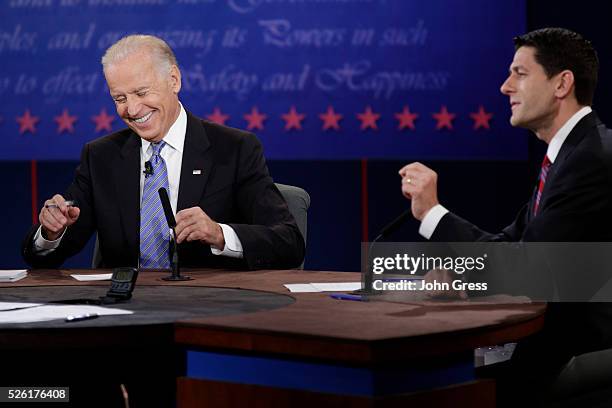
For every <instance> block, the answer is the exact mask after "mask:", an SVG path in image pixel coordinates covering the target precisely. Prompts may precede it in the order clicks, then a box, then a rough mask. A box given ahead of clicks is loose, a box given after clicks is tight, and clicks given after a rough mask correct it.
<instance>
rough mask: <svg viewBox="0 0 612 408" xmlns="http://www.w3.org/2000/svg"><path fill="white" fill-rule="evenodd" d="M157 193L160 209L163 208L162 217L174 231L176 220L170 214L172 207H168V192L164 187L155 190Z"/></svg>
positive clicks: (172, 214) (171, 213)
mask: <svg viewBox="0 0 612 408" xmlns="http://www.w3.org/2000/svg"><path fill="white" fill-rule="evenodd" d="M151 174H152V173H151ZM157 192H158V193H159V199H160V200H161V203H162V207H164V215H165V216H166V221H167V222H168V226H169V227H170V228H172V230H174V227H176V220H175V219H174V213H173V212H172V206H171V205H170V198H169V197H168V191H166V188H165V187H162V188H160V189H159V190H157Z"/></svg>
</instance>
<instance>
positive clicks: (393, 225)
mask: <svg viewBox="0 0 612 408" xmlns="http://www.w3.org/2000/svg"><path fill="white" fill-rule="evenodd" d="M411 215H412V210H411V209H407V210H406V211H404V212H403V213H401V214H400V215H398V216H397V218H396V219H394V220H393V221H391V222H390V223H388V224H387V225H385V226H384V227H383V229H381V230H380V233H379V234H378V236H377V237H376V238H374V240H373V241H372V243H374V242H376V241H378V240H379V239H382V238H385V237H387V236H388V235H389V234H391V233H392V232H394V231H395V230H397V228H398V227H399V226H400V225H402V223H403V222H404V220H405V219H406V218H408V217H410V216H411Z"/></svg>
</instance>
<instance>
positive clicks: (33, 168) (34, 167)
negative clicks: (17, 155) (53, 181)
mask: <svg viewBox="0 0 612 408" xmlns="http://www.w3.org/2000/svg"><path fill="white" fill-rule="evenodd" d="M30 184H31V188H32V224H37V223H38V162H37V161H36V160H32V161H30Z"/></svg>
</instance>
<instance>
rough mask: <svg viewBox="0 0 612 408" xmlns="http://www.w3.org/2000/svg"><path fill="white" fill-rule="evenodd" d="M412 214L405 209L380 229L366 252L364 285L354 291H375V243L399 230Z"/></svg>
mask: <svg viewBox="0 0 612 408" xmlns="http://www.w3.org/2000/svg"><path fill="white" fill-rule="evenodd" d="M411 215H412V210H411V209H408V210H406V211H404V212H403V213H401V214H400V215H398V216H397V218H395V219H394V220H393V221H391V222H390V223H389V224H387V225H385V226H384V227H383V229H381V230H380V233H379V234H378V235H377V236H376V238H374V239H373V240H372V242H370V247H369V248H368V252H367V254H365V255H366V256H365V258H366V265H365V273H364V276H363V287H362V288H361V289H358V290H356V291H354V292H353V293H355V294H360V295H368V294H371V293H372V292H373V291H372V282H373V281H374V279H373V278H374V277H373V273H374V272H372V271H371V270H370V263H371V262H370V254H371V253H372V248H374V244H375V243H377V242H378V241H379V240H381V239H383V238H386V237H387V236H388V235H389V234H391V233H392V232H394V231H395V230H397V229H398V227H399V226H400V225H402V224H403V223H404V221H405V220H406V218H409V217H410V216H411Z"/></svg>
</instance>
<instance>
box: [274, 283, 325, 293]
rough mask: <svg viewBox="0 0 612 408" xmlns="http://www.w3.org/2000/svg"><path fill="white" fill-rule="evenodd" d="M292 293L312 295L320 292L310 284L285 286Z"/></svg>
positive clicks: (287, 284)
mask: <svg viewBox="0 0 612 408" xmlns="http://www.w3.org/2000/svg"><path fill="white" fill-rule="evenodd" d="M283 286H284V287H286V288H287V289H289V292H291V293H312V292H320V290H319V289H317V288H315V287H314V286H312V285H311V284H310V283H286V284H284V285H283Z"/></svg>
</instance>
